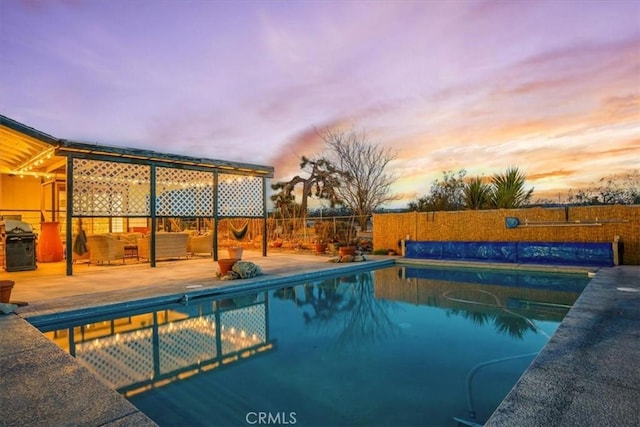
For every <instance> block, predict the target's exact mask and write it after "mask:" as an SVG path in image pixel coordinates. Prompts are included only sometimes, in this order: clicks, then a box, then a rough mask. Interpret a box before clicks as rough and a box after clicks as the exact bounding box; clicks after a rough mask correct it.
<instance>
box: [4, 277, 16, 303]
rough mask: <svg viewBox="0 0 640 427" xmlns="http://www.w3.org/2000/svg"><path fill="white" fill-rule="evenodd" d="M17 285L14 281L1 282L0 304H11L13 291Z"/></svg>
mask: <svg viewBox="0 0 640 427" xmlns="http://www.w3.org/2000/svg"><path fill="white" fill-rule="evenodd" d="M15 283H16V282H14V281H13V280H0V302H2V303H5V304H9V302H10V301H11V290H12V289H13V285H15Z"/></svg>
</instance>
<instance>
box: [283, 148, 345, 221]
mask: <svg viewBox="0 0 640 427" xmlns="http://www.w3.org/2000/svg"><path fill="white" fill-rule="evenodd" d="M300 169H302V170H303V171H305V172H307V174H308V176H307V177H306V178H303V177H301V176H299V175H296V176H294V177H293V178H292V179H291V180H289V181H285V182H275V183H273V184H271V188H272V189H274V190H280V192H279V193H277V194H275V195H274V196H272V197H271V199H272V200H273V201H274V202H275V203H278V200H280V201H283V202H286V201H293V200H294V199H295V196H294V195H293V192H294V190H295V187H296V186H297V185H298V184H302V201H301V203H300V214H301V219H302V220H304V219H305V218H306V216H307V200H308V198H309V197H314V196H315V197H318V198H321V199H328V200H329V202H330V204H331V206H332V207H333V206H335V205H336V204H340V203H341V200H340V198H339V197H338V193H337V191H336V190H337V189H338V188H339V186H340V179H339V177H340V176H341V175H342V174H341V172H340V171H339V170H337V169H336V168H335V167H334V166H333V165H332V164H331V163H330V162H329V161H328V160H326V159H323V158H320V159H309V158H307V157H304V156H303V157H302V158H301V159H300ZM276 207H278V206H276Z"/></svg>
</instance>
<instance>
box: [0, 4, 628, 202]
mask: <svg viewBox="0 0 640 427" xmlns="http://www.w3.org/2000/svg"><path fill="white" fill-rule="evenodd" d="M188 5H189V7H185V6H184V2H180V1H165V2H160V3H158V2H155V1H151V0H139V1H136V2H126V1H124V0H115V1H111V2H56V1H52V2H23V1H19V0H5V1H4V2H3V14H4V15H5V17H4V18H3V27H4V29H3V32H2V33H1V34H0V37H1V39H0V57H1V58H2V62H3V73H2V74H1V75H0V93H1V94H2V96H1V98H0V114H3V115H6V116H8V117H11V118H13V119H15V120H18V121H20V122H22V123H25V124H27V125H28V126H32V127H35V128H37V129H39V130H42V131H44V132H47V133H49V134H52V135H54V136H57V137H61V138H67V139H77V140H82V141H87V142H97V143H103V144H108V145H122V146H129V147H136V148H145V149H156V150H160V151H167V152H171V153H175V154H185V155H191V156H203V157H208V158H214V159H226V160H235V161H241V162H246V163H258V164H269V165H274V166H275V168H276V179H287V178H289V177H291V176H293V175H295V174H297V173H298V172H299V169H298V164H299V157H300V156H302V155H306V156H310V155H314V154H317V153H319V152H320V151H321V150H322V147H323V145H322V142H321V141H320V139H319V138H318V137H317V135H316V133H315V129H316V128H320V129H322V128H325V127H338V128H341V129H347V130H348V129H351V128H352V127H355V128H357V129H363V130H366V132H367V134H368V136H369V137H370V140H371V141H373V142H379V143H381V144H383V145H385V146H389V147H392V148H393V149H394V150H395V151H396V152H397V159H396V160H395V161H394V162H392V163H391V164H390V172H392V173H394V174H396V175H398V176H399V179H398V181H397V183H396V185H395V186H394V188H393V189H394V191H396V192H397V193H401V194H402V195H403V200H402V202H401V203H398V204H397V205H399V206H402V205H403V204H406V202H407V201H408V200H410V199H411V198H412V197H415V196H420V195H423V194H424V193H425V192H426V191H427V190H428V188H429V186H430V184H431V182H432V181H433V180H434V179H437V178H440V177H441V173H442V171H446V170H454V171H457V170H459V169H462V168H464V169H466V170H467V172H468V173H467V174H468V175H469V176H473V175H485V176H490V175H492V174H494V173H498V172H503V171H504V170H505V169H506V168H508V167H510V166H517V167H519V168H520V169H521V170H523V171H525V173H526V174H527V175H528V178H529V179H528V183H529V184H530V185H531V186H532V187H535V193H534V199H535V198H538V197H549V196H548V195H552V197H554V198H555V197H557V194H558V193H560V192H561V193H566V192H567V191H568V190H569V189H574V190H575V189H576V188H578V187H580V186H585V185H589V183H592V182H594V181H596V180H597V179H599V178H601V177H602V176H605V175H609V174H611V173H624V172H625V171H630V170H633V169H637V168H638V160H637V159H639V158H640V142H639V138H638V135H639V134H640V77H639V76H640V55H639V54H638V52H640V24H639V21H638V18H637V17H638V16H640V4H639V3H638V2H631V1H625V0H620V1H597V0H594V1H560V2H559V1H521V2H496V1H464V2H462V1H451V2H439V1H402V2H400V1H370V2H369V1H348V2H343V1H323V2H278V1H269V2H262V1H243V2H214V1H193V2H189V3H188ZM125 8H126V10H127V13H122V10H124V9H125Z"/></svg>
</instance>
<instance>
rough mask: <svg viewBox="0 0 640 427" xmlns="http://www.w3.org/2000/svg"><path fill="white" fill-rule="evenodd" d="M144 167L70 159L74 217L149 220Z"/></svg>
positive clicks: (149, 172)
mask: <svg viewBox="0 0 640 427" xmlns="http://www.w3.org/2000/svg"><path fill="white" fill-rule="evenodd" d="M150 174H151V168H150V167H149V166H147V165H137V164H131V163H118V162H105V161H101V160H90V159H77V158H74V159H73V215H74V216H83V215H84V216H149V215H150V214H151V210H150V205H149V194H150V184H149V177H150Z"/></svg>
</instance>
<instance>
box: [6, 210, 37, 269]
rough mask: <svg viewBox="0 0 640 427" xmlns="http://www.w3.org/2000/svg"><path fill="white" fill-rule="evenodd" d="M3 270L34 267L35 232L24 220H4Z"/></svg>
mask: <svg viewBox="0 0 640 427" xmlns="http://www.w3.org/2000/svg"><path fill="white" fill-rule="evenodd" d="M5 230H6V233H7V234H6V235H7V237H6V240H5V245H4V247H5V257H4V259H5V263H6V266H5V270H7V271H24V270H35V269H36V234H35V233H34V232H33V228H32V227H31V225H29V224H28V223H26V222H22V221H16V220H12V219H8V220H6V221H5Z"/></svg>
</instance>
